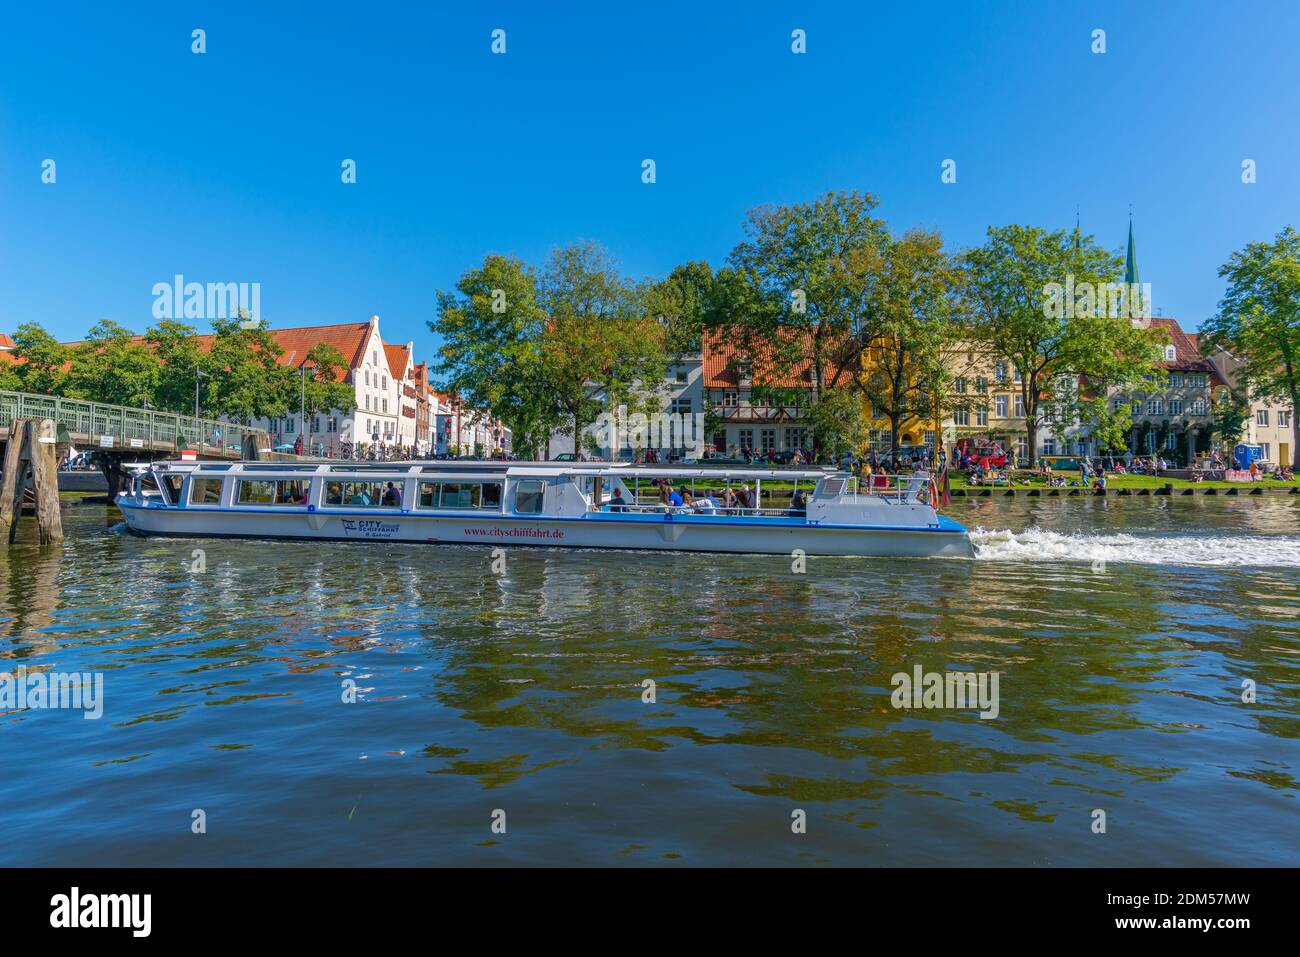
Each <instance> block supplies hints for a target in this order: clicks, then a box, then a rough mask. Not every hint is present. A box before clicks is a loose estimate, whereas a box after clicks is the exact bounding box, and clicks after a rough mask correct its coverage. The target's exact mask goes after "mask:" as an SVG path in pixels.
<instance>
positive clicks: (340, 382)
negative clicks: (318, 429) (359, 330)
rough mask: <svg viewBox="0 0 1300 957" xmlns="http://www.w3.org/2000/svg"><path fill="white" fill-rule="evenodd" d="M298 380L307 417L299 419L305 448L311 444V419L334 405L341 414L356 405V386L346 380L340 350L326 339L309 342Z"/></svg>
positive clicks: (346, 368)
mask: <svg viewBox="0 0 1300 957" xmlns="http://www.w3.org/2000/svg"><path fill="white" fill-rule="evenodd" d="M300 369H302V370H305V372H302V371H300V372H299V375H301V376H303V378H302V380H301V381H300V382H299V383H298V386H299V405H300V406H301V408H302V409H303V412H304V414H305V416H306V419H307V421H305V422H303V423H302V430H303V441H304V443H305V445H304V447H305V448H310V447H311V434H312V430H311V420H312V419H313V418H314V417H315V416H317V415H322V414H324V413H326V412H330V411H333V410H334V409H338V410H339V411H340V412H342V413H343V414H345V415H346V414H347V413H349V412H351V411H352V410H353V409H355V408H356V406H357V392H356V388H355V387H354V386H352V385H350V384H349V383H348V382H347V381H346V376H347V372H348V360H347V359H345V358H344V357H343V353H341V352H339V351H338V349H336V348H334V346H332V345H330V344H329V343H328V342H318V343H316V345H314V346H312V347H311V349H310V350H309V351H308V353H307V357H306V359H305V360H304V361H303V364H302V366H301V367H300Z"/></svg>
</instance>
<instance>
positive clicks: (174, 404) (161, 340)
mask: <svg viewBox="0 0 1300 957" xmlns="http://www.w3.org/2000/svg"><path fill="white" fill-rule="evenodd" d="M195 333H196V330H195V328H194V327H193V326H190V325H187V324H186V323H183V322H180V321H178V320H175V319H163V320H161V321H160V322H158V323H157V324H156V325H154V326H152V327H151V328H149V329H148V330H146V331H145V334H144V338H145V341H146V342H147V343H148V344H149V345H150V346H151V347H152V348H153V350H154V353H155V354H156V355H157V357H158V361H159V363H160V365H161V368H160V369H159V373H158V384H157V387H156V388H155V390H154V399H153V402H154V405H156V406H157V407H158V408H160V409H166V410H167V411H169V412H177V413H180V414H182V415H190V414H192V413H193V411H194V381H195V375H194V370H195V369H201V370H203V371H204V372H205V373H208V374H209V375H210V374H211V373H212V371H213V368H212V363H211V360H210V359H209V356H208V353H206V352H204V351H203V349H202V347H201V346H200V345H199V340H198V337H197V336H196V334H195ZM208 381H211V380H208Z"/></svg>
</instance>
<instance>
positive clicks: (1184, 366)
mask: <svg viewBox="0 0 1300 957" xmlns="http://www.w3.org/2000/svg"><path fill="white" fill-rule="evenodd" d="M1150 322H1151V326H1152V327H1153V328H1157V329H1164V330H1165V331H1166V332H1168V333H1169V340H1170V342H1171V343H1172V344H1173V347H1174V355H1175V359H1174V361H1172V362H1158V363H1156V365H1158V366H1159V367H1160V368H1162V369H1168V370H1170V371H1174V372H1203V373H1205V374H1206V375H1208V376H1209V382H1210V385H1212V386H1214V385H1226V384H1227V383H1225V382H1224V381H1223V377H1222V376H1220V375H1219V371H1218V370H1217V369H1215V368H1214V363H1212V362H1211V361H1210V360H1209V359H1207V358H1205V357H1204V356H1203V355H1201V350H1200V346H1199V342H1198V340H1199V336H1197V335H1195V334H1188V333H1186V332H1183V328H1182V326H1180V325H1179V324H1178V320H1177V319H1174V318H1173V317H1172V316H1154V317H1152V318H1151V320H1150Z"/></svg>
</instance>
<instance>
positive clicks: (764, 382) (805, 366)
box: [703, 331, 836, 389]
mask: <svg viewBox="0 0 1300 957" xmlns="http://www.w3.org/2000/svg"><path fill="white" fill-rule="evenodd" d="M789 335H791V336H794V335H803V336H805V337H807V336H808V333H806V332H801V333H795V332H791V333H789ZM703 346H704V348H703V360H704V361H703V369H704V388H706V389H724V388H735V387H736V386H737V385H739V384H740V377H739V374H738V371H739V370H738V366H739V360H742V359H748V360H749V364H750V381H751V382H752V383H753V384H754V385H759V386H770V387H773V388H783V389H798V388H804V389H807V388H811V387H812V361H811V360H810V359H803V360H801V361H800V362H799V363H798V364H796V365H795V367H794V368H791V369H783V370H782V372H781V374H780V375H776V374H774V373H773V371H772V366H773V362H774V357H773V355H772V351H771V349H770V348H769V347H767V346H764V345H756V346H755V348H753V349H749V348H747V347H746V345H745V344H743V343H739V342H732V341H729V340H728V337H727V333H726V332H725V331H709V332H706V333H705V334H704V341H703ZM835 371H836V369H835V367H834V366H833V365H831V366H829V367H828V368H827V369H826V370H825V371H824V372H823V373H822V374H823V375H824V376H826V377H827V378H828V379H830V378H832V377H833V376H834V374H835Z"/></svg>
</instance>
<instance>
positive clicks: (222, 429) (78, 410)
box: [0, 391, 279, 497]
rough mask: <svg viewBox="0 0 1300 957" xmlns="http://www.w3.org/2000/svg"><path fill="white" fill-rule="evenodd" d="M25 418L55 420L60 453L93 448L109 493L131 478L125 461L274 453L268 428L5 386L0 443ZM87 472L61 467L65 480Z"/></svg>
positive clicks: (0, 402) (0, 393)
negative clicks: (184, 452) (189, 452)
mask: <svg viewBox="0 0 1300 957" xmlns="http://www.w3.org/2000/svg"><path fill="white" fill-rule="evenodd" d="M25 419H31V420H34V421H36V422H40V421H42V420H44V419H50V420H51V421H53V423H54V428H55V431H56V434H57V449H58V455H59V457H60V458H61V457H62V456H63V455H66V454H67V448H68V446H69V445H71V446H73V447H74V448H76V449H77V450H78V451H80V452H93V453H94V458H93V461H95V462H96V463H97V464H98V465H99V469H100V471H101V472H102V473H103V474H104V480H105V483H106V487H107V490H108V494H109V496H110V497H111V496H113V495H115V494H117V491H118V490H119V489H121V488H122V487H123V486H124V483H125V482H126V481H127V475H126V473H125V471H124V470H123V468H122V465H123V463H124V462H135V461H152V460H153V459H159V458H165V457H167V456H169V455H175V454H178V453H179V452H181V451H182V450H192V451H194V452H195V453H197V455H198V457H199V458H202V459H214V458H218V459H241V458H254V459H255V458H265V457H272V453H269V452H268V450H269V449H270V445H271V442H270V435H269V434H268V433H267V431H266V430H265V429H255V428H252V427H250V426H246V425H236V424H234V423H232V422H218V421H217V420H215V419H203V418H196V417H195V416H192V415H177V414H176V413H174V412H160V411H159V410H157V409H133V408H130V407H128V406H123V405H108V404H107V403H104V402H87V401H85V400H83V399H65V398H62V397H61V396H54V395H34V394H32V393H30V392H5V391H0V444H3V445H5V447H6V449H7V448H8V446H9V444H10V439H11V437H12V432H13V425H14V423H15V422H19V421H21V420H25ZM274 457H276V458H279V456H274ZM85 474H86V473H72V472H60V473H59V475H60V481H63V479H64V478H71V477H73V476H74V475H85ZM92 474H93V473H92Z"/></svg>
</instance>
